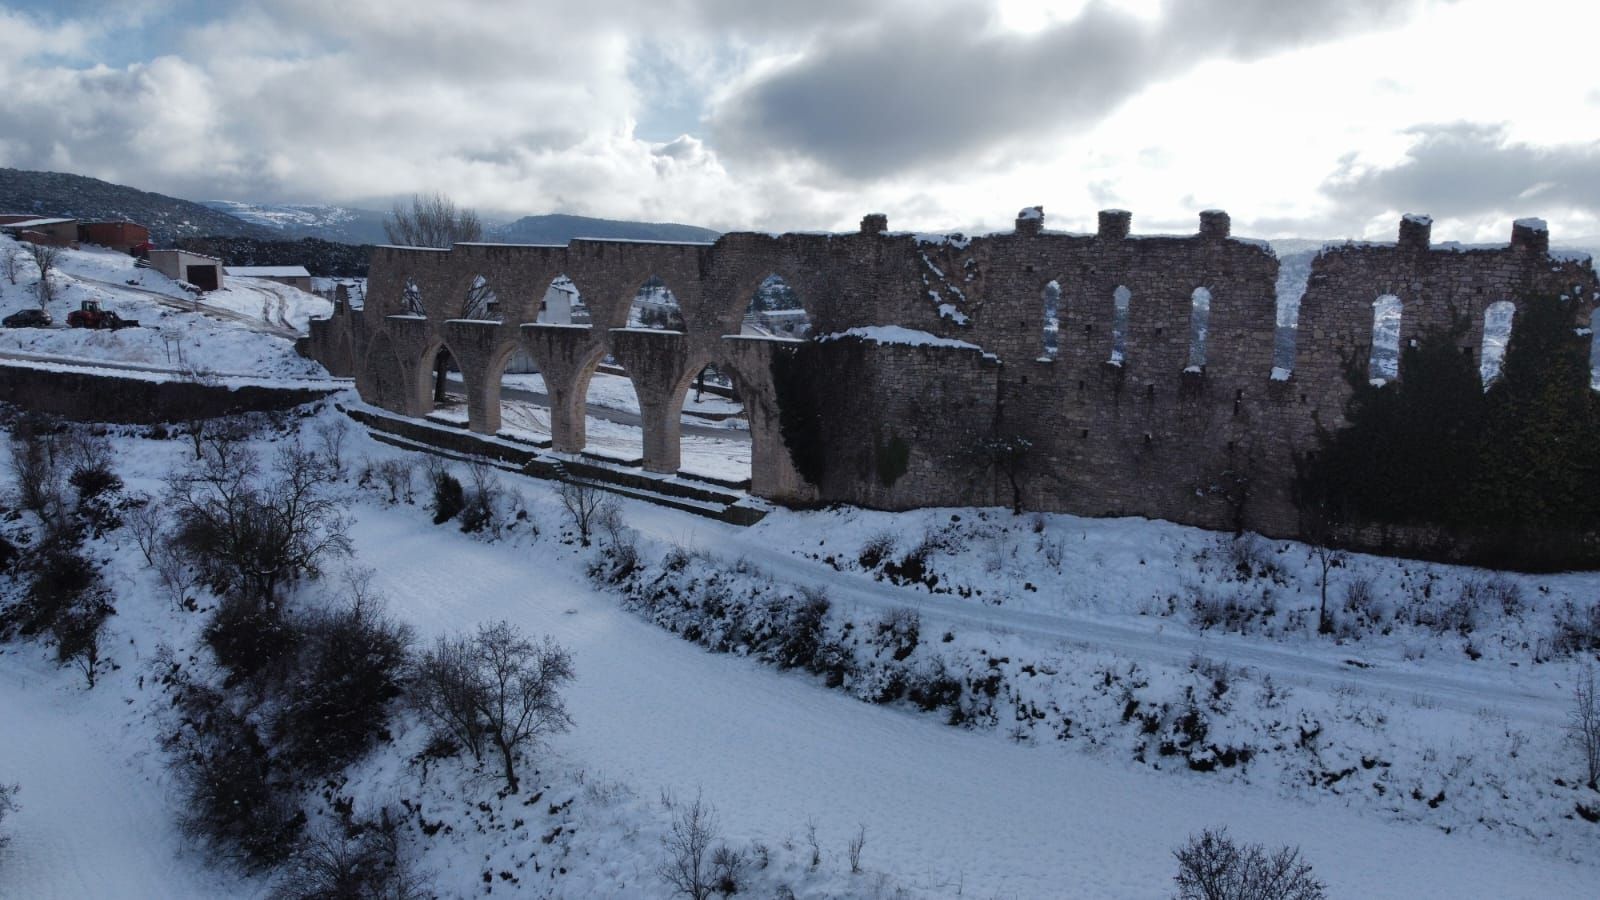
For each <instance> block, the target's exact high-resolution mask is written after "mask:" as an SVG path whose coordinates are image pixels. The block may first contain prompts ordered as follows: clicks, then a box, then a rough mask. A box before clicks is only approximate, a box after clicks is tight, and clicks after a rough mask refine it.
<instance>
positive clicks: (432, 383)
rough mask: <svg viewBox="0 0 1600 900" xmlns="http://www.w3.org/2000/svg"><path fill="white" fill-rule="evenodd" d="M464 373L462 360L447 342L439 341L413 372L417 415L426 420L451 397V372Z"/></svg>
mask: <svg viewBox="0 0 1600 900" xmlns="http://www.w3.org/2000/svg"><path fill="white" fill-rule="evenodd" d="M452 371H454V372H460V371H461V363H460V357H458V356H456V354H455V352H454V351H452V350H451V349H450V345H449V344H447V343H445V342H444V341H443V340H435V341H433V342H432V343H430V344H429V345H428V348H427V349H426V350H424V351H423V352H422V354H421V355H420V356H419V357H418V358H417V362H416V365H415V367H414V368H413V371H412V381H411V406H412V408H413V409H415V410H416V412H415V413H413V415H418V416H426V415H427V414H428V413H431V412H433V411H434V409H435V408H436V407H437V406H438V405H439V404H440V403H442V402H444V400H445V399H446V398H447V397H448V396H449V375H450V372H452Z"/></svg>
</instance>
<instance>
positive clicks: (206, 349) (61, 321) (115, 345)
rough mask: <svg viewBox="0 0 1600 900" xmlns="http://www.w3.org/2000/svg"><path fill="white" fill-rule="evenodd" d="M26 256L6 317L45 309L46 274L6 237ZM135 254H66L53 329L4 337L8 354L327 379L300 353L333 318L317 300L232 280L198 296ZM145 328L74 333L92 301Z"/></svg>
mask: <svg viewBox="0 0 1600 900" xmlns="http://www.w3.org/2000/svg"><path fill="white" fill-rule="evenodd" d="M13 249H15V250H17V251H18V253H19V259H20V264H19V275H18V279H17V282H16V283H15V284H13V283H11V281H10V280H9V279H7V278H4V277H0V315H10V314H11V313H13V312H17V311H19V310H23V309H36V308H38V305H39V304H38V299H37V296H38V295H37V282H38V280H39V279H38V270H37V268H36V267H35V266H34V264H33V262H32V261H31V260H30V259H29V258H28V256H27V253H26V250H25V245H21V244H18V243H16V242H14V241H12V240H11V239H10V238H7V237H4V236H0V253H6V252H8V251H11V250H13ZM135 262H136V261H135V260H134V259H133V258H132V257H129V256H128V255H126V254H123V253H118V252H115V251H112V250H106V249H103V248H94V247H87V248H84V249H82V250H69V249H63V250H62V251H61V255H60V257H59V259H58V261H57V263H56V271H55V273H54V274H53V275H52V276H51V277H52V281H53V283H54V285H55V290H56V296H55V299H54V300H53V301H52V302H51V303H50V306H49V313H50V316H51V318H52V319H53V320H54V323H53V325H52V326H51V327H48V328H4V329H0V354H4V353H8V352H9V353H14V354H27V355H29V356H30V357H35V358H37V357H55V358H63V359H74V360H91V361H96V362H103V363H116V364H128V365H134V366H141V367H150V368H156V369H163V370H171V371H177V372H190V373H197V374H201V375H210V374H218V375H243V376H250V377H256V378H293V379H307V378H311V379H325V378H326V377H327V372H326V371H325V370H324V369H323V368H322V366H321V365H319V364H317V363H315V362H313V361H311V360H308V359H305V358H303V357H301V356H299V355H298V354H296V353H295V351H294V341H293V336H294V335H295V334H298V333H303V332H304V331H305V330H306V329H307V327H308V325H307V323H308V322H309V320H310V319H311V318H313V317H317V316H326V315H328V314H329V313H330V312H332V308H333V307H332V304H331V303H330V302H328V301H327V300H324V299H323V298H321V297H318V296H316V295H314V294H308V293H305V292H304V291H300V290H297V289H295V288H291V287H288V286H286V285H281V284H277V283H275V282H270V281H265V280H263V279H259V278H229V279H227V283H226V288H225V289H224V290H220V291H209V292H207V293H205V294H204V295H201V296H196V295H195V294H193V293H190V292H188V291H186V290H184V289H183V288H182V287H181V286H179V285H178V284H177V283H175V282H173V281H172V280H171V279H169V278H167V277H166V276H164V275H162V274H161V273H160V272H157V271H156V270H154V269H150V268H142V267H138V266H136V265H135ZM89 300H94V301H98V302H99V303H100V304H101V306H102V308H104V309H107V310H111V311H113V312H116V313H117V314H118V315H119V316H122V317H123V318H126V319H133V320H136V321H138V322H139V323H140V326H141V327H139V328H123V329H118V330H115V331H110V330H98V331H97V330H91V329H80V328H68V327H67V315H68V314H69V313H70V312H71V311H72V310H75V309H77V308H78V307H79V306H80V304H82V303H83V302H85V301H89Z"/></svg>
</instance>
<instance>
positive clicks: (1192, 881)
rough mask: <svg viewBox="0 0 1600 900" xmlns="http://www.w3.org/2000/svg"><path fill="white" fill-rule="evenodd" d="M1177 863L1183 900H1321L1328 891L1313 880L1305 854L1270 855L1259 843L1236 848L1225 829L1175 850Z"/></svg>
mask: <svg viewBox="0 0 1600 900" xmlns="http://www.w3.org/2000/svg"><path fill="white" fill-rule="evenodd" d="M1173 856H1175V857H1177V859H1178V874H1177V875H1176V876H1174V879H1173V880H1174V881H1176V882H1177V883H1178V893H1177V897H1178V898H1179V900H1322V898H1324V897H1326V896H1327V894H1326V891H1325V889H1324V887H1323V885H1322V883H1321V882H1320V881H1317V880H1316V879H1315V878H1313V877H1312V873H1311V866H1310V864H1309V863H1307V862H1305V861H1304V860H1303V859H1301V858H1300V851H1299V850H1298V849H1296V848H1292V847H1282V848H1280V849H1278V850H1275V851H1273V852H1271V853H1268V852H1267V850H1266V848H1264V847H1262V846H1261V845H1260V844H1244V845H1237V844H1235V843H1234V842H1233V839H1232V838H1230V837H1228V830H1227V829H1226V828H1222V829H1218V830H1216V831H1213V830H1211V829H1209V828H1208V829H1206V830H1205V831H1203V832H1201V833H1200V834H1199V835H1198V836H1193V837H1190V838H1189V843H1188V844H1186V845H1184V846H1183V847H1180V848H1179V849H1177V850H1175V851H1173Z"/></svg>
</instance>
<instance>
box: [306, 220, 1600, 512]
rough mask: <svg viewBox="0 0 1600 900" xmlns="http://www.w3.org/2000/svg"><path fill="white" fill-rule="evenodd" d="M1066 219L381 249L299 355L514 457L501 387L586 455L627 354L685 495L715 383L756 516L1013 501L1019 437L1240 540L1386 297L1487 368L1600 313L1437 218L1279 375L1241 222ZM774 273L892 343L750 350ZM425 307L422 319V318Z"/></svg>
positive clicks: (1119, 492)
mask: <svg viewBox="0 0 1600 900" xmlns="http://www.w3.org/2000/svg"><path fill="white" fill-rule="evenodd" d="M1044 221H1045V220H1044V215H1043V211H1042V210H1040V209H1038V208H1030V209H1028V210H1024V211H1023V213H1022V214H1021V215H1019V217H1018V219H1017V224H1016V229H1015V230H1014V231H1013V232H1009V233H1003V234H994V235H985V236H980V237H972V238H967V237H963V236H961V235H946V236H937V235H935V236H929V235H912V234H897V233H891V232H889V231H888V230H887V223H886V221H885V220H884V219H883V217H882V216H876V215H874V216H868V217H866V218H865V219H863V222H862V228H861V230H860V231H859V232H857V233H852V234H784V235H763V234H749V233H740V234H728V235H725V236H723V237H722V238H721V239H719V240H718V241H717V242H716V243H715V244H662V243H638V242H621V241H601V240H574V241H573V242H572V243H571V244H570V245H568V246H565V247H541V246H510V245H489V244H458V245H456V247H455V248H453V249H452V250H425V249H416V248H397V247H380V248H378V249H377V250H376V251H375V254H374V258H373V262H372V273H371V281H370V282H369V285H368V292H367V306H366V308H365V309H364V310H353V309H350V308H349V307H348V305H346V304H339V305H338V306H337V307H336V310H335V313H334V315H333V317H332V318H331V319H328V320H323V321H317V322H313V323H312V330H311V335H310V337H309V338H307V339H305V340H304V341H303V342H302V352H304V353H306V354H307V355H309V356H311V357H313V358H316V359H319V360H323V361H325V362H326V363H327V364H328V366H329V368H330V370H332V371H333V372H334V373H335V374H350V375H353V376H354V377H355V379H356V384H357V387H358V389H359V390H360V392H361V395H362V397H363V398H365V399H366V400H367V401H369V402H371V403H373V404H375V405H378V406H381V407H383V408H386V409H389V410H392V411H394V412H398V413H403V414H407V415H423V414H426V413H427V412H428V411H429V410H430V409H431V408H432V399H431V393H430V385H431V377H432V376H431V372H432V368H433V365H434V358H435V356H436V354H438V353H439V352H440V351H441V350H448V352H449V353H450V354H451V356H452V357H454V359H455V360H456V362H457V364H458V365H459V367H460V369H461V371H462V374H463V380H464V383H465V387H466V392H467V398H468V409H469V419H470V427H471V428H472V429H473V430H475V431H479V432H482V433H491V434H492V433H494V432H495V431H496V430H498V429H499V427H500V415H499V405H500V401H499V390H500V376H501V373H502V372H503V370H504V368H505V365H506V362H507V361H508V360H509V359H510V358H511V356H512V355H513V353H514V352H516V351H517V350H523V351H526V352H527V353H528V354H529V355H530V356H531V357H532V358H533V359H534V360H535V361H536V362H537V364H538V366H539V369H540V371H541V372H543V373H544V376H545V381H546V385H547V387H548V389H549V391H550V393H551V396H552V405H553V407H554V408H553V410H552V414H551V420H552V431H553V432H554V434H553V438H554V446H555V448H556V449H557V450H559V451H563V452H568V453H576V452H578V451H580V450H582V449H583V447H584V445H585V435H584V427H583V422H584V415H583V410H584V395H585V393H586V391H587V386H588V381H589V378H590V376H591V375H592V374H593V372H594V370H595V367H596V366H597V365H598V364H599V362H600V361H601V359H603V358H604V357H606V356H608V355H610V356H614V357H615V358H616V359H617V360H618V361H619V362H620V363H621V364H622V365H623V366H624V367H625V368H626V370H627V372H628V375H629V377H630V378H631V379H632V381H633V384H634V387H635V390H636V391H637V393H638V396H639V397H640V400H641V415H642V418H643V420H644V445H645V454H644V466H645V468H646V469H648V470H650V471H653V472H658V473H671V472H674V471H676V470H677V467H678V462H679V454H678V416H679V413H680V412H681V409H682V405H683V401H684V398H685V395H686V393H687V391H688V389H689V387H690V384H691V382H692V380H693V378H694V375H695V373H696V372H698V371H699V370H700V369H701V368H703V367H704V366H705V365H707V364H708V363H716V364H718V365H719V366H720V367H722V368H723V369H724V370H725V371H728V372H729V373H730V374H731V375H732V376H733V378H734V380H735V382H736V384H737V385H738V387H739V389H740V392H741V395H742V397H743V399H744V402H745V404H746V411H747V417H748V418H749V420H750V424H751V434H752V441H753V448H752V455H753V472H752V491H753V492H754V493H756V494H757V495H759V496H763V497H767V498H770V499H773V500H777V501H780V502H785V503H795V504H802V503H817V502H848V503H858V504H864V505H871V506H877V507H884V508H910V507H917V506H928V505H942V504H970V503H1004V502H1007V501H1008V500H1009V497H1010V490H1011V489H1010V484H1009V480H1008V479H1007V478H1005V477H1004V475H1005V473H1004V472H1002V471H1000V470H999V469H998V468H997V467H995V466H992V465H986V463H985V462H984V459H983V458H982V456H983V454H982V452H981V449H982V445H983V443H984V441H985V440H986V439H988V438H992V437H994V436H1008V437H1012V438H1020V439H1025V440H1026V441H1028V442H1029V444H1030V448H1031V449H1030V451H1029V453H1028V454H1027V458H1026V463H1025V465H1023V466H1021V467H1020V471H1018V472H1017V473H1016V474H1017V475H1018V478H1019V481H1020V484H1021V488H1022V492H1023V499H1024V504H1025V505H1026V506H1028V507H1029V508H1034V509H1046V510H1058V511H1066V512H1074V513H1081V514H1087V515H1142V516H1150V517H1157V518H1164V519H1170V520H1173V521H1178V522H1186V523H1192V524H1198V525H1203V526H1207V527H1229V526H1232V525H1233V524H1236V523H1237V522H1238V521H1239V520H1240V518H1241V517H1242V518H1243V520H1244V521H1245V523H1246V524H1248V525H1249V526H1250V527H1252V528H1255V529H1258V530H1261V531H1263V532H1266V533H1268V534H1275V535H1289V534H1292V533H1294V531H1295V528H1296V516H1295V513H1294V508H1293V506H1292V504H1291V503H1290V497H1289V484H1290V477H1291V475H1292V473H1293V471H1294V460H1295V457H1296V454H1299V453H1303V452H1304V451H1306V450H1307V449H1309V448H1310V447H1312V446H1313V444H1314V441H1315V435H1316V431H1317V429H1318V428H1319V427H1326V428H1336V427H1338V426H1339V425H1340V424H1341V422H1342V415H1343V410H1344V404H1345V400H1346V399H1347V398H1348V396H1349V390H1350V389H1349V383H1348V381H1347V377H1346V374H1347V372H1348V371H1349V369H1350V367H1352V366H1354V367H1359V368H1364V366H1365V365H1366V360H1367V355H1368V353H1369V351H1370V348H1371V343H1372V333H1373V313H1374V310H1373V302H1374V301H1375V300H1376V299H1377V298H1378V297H1380V296H1383V295H1386V294H1387V295H1393V296H1396V297H1398V298H1399V299H1400V300H1401V301H1402V302H1403V303H1404V315H1403V319H1402V326H1401V339H1402V340H1409V339H1411V338H1412V337H1414V336H1415V335H1416V334H1418V333H1419V332H1420V330H1421V329H1423V328H1426V327H1428V326H1430V325H1436V324H1442V323H1444V322H1447V321H1448V320H1449V319H1450V317H1451V316H1452V315H1461V316H1466V317H1467V318H1468V320H1469V321H1470V322H1471V323H1472V327H1471V329H1470V330H1469V332H1468V333H1467V334H1466V335H1465V336H1464V337H1463V339H1462V340H1463V352H1469V353H1472V354H1474V355H1475V356H1476V355H1477V354H1478V353H1480V352H1481V346H1482V331H1483V313H1484V310H1485V308H1486V307H1487V306H1488V305H1490V304H1491V303H1494V302H1496V301H1499V300H1510V301H1512V302H1516V301H1517V300H1518V298H1519V297H1520V296H1524V295H1526V294H1527V293H1530V292H1547V293H1557V294H1563V295H1567V296H1569V297H1571V298H1573V307H1574V309H1573V315H1574V321H1575V324H1580V323H1581V324H1584V325H1587V323H1588V317H1589V314H1590V313H1591V312H1592V311H1593V309H1594V308H1595V306H1596V304H1597V303H1600V283H1597V281H1596V277H1595V273H1594V270H1593V268H1592V265H1591V264H1590V263H1589V262H1588V261H1587V260H1578V259H1570V258H1565V257H1561V256H1552V255H1550V254H1549V252H1548V234H1547V233H1546V232H1545V231H1544V230H1543V226H1542V223H1538V222H1537V221H1528V220H1523V221H1519V222H1518V223H1517V224H1516V225H1515V226H1514V228H1513V233H1512V240H1511V242H1510V243H1509V244H1507V245H1504V246H1499V247H1491V248H1477V249H1461V248H1457V247H1437V248H1436V247H1432V246H1431V244H1430V240H1429V222H1428V221H1427V219H1426V218H1425V217H1414V216H1413V217H1407V218H1406V219H1405V220H1403V221H1402V222H1401V229H1400V236H1399V240H1398V241H1397V242H1396V243H1393V244H1349V245H1344V246H1336V247H1332V248H1330V249H1328V250H1325V251H1324V252H1323V253H1322V254H1321V255H1319V256H1318V257H1317V259H1316V260H1315V262H1314V263H1313V265H1312V269H1311V275H1310V281H1309V284H1308V287H1307V290H1306V293H1305V296H1304V298H1303V300H1302V304H1301V313H1300V328H1299V332H1298V347H1297V358H1296V363H1295V366H1294V368H1293V370H1292V371H1290V372H1277V373H1274V370H1273V368H1272V367H1273V342H1274V336H1275V331H1276V316H1277V297H1276V281H1277V275H1278V261H1277V259H1276V257H1275V256H1274V255H1273V254H1272V252H1271V250H1270V249H1269V248H1267V247H1266V246H1265V245H1264V244H1261V243H1260V242H1252V241H1245V240H1239V239H1236V238H1233V237H1232V236H1231V235H1230V225H1229V220H1228V216H1227V214H1226V213H1223V212H1220V211H1215V210H1211V211H1207V212H1204V213H1202V214H1201V216H1200V224H1199V228H1198V229H1197V232H1196V233H1195V234H1193V235H1189V236H1142V235H1136V234H1133V233H1132V231H1131V216H1130V215H1129V214H1128V213H1126V212H1123V211H1119V210H1107V211H1104V212H1102V213H1101V214H1100V217H1099V227H1098V229H1097V231H1096V233H1095V234H1092V235H1078V234H1065V233H1058V232H1052V231H1047V230H1045V229H1044ZM773 274H776V275H779V276H781V277H782V278H783V279H784V280H785V281H786V282H787V283H788V284H789V286H790V287H792V288H793V289H794V290H795V291H796V293H797V294H798V295H799V297H800V298H801V300H802V301H803V302H804V304H805V306H806V309H807V312H808V313H809V314H810V316H811V320H812V331H811V333H812V335H813V336H814V337H825V336H829V335H840V334H843V333H845V332H848V331H849V330H851V329H867V330H866V331H863V332H861V333H859V334H858V335H856V336H849V337H844V338H836V339H831V340H812V341H808V342H804V343H796V342H791V341H783V340H776V339H771V340H769V339H752V338H742V337H731V336H732V335H737V334H738V332H739V325H740V319H741V317H742V315H743V313H744V311H745V308H746V306H747V305H748V303H749V301H750V298H751V296H752V295H753V294H754V293H755V290H756V287H757V286H758V285H759V284H760V283H761V282H762V281H763V280H764V279H765V278H767V277H768V276H770V275H773ZM559 275H566V276H568V277H569V278H571V279H572V280H573V282H574V283H575V284H576V285H577V287H578V290H579V291H580V293H581V294H582V296H583V297H584V300H585V302H586V303H587V304H588V305H589V307H590V309H591V311H592V313H593V324H592V325H588V326H570V325H550V324H540V323H537V321H536V316H537V309H538V303H539V299H540V298H541V297H542V296H543V294H544V292H545V289H546V288H547V287H548V286H549V284H550V282H551V280H552V279H554V278H556V277H557V276H559ZM651 276H656V277H659V278H661V279H663V280H664V281H665V282H666V284H667V286H668V287H669V288H670V289H671V290H672V291H673V293H674V294H675V295H676V296H677V298H678V301H679V303H680V306H681V308H682V313H683V318H684V322H685V330H684V331H682V332H666V331H647V330H642V329H629V328H626V327H625V326H626V323H627V318H628V308H629V305H630V303H631V301H632V299H633V297H634V295H635V293H636V292H637V291H638V288H639V287H640V285H642V284H643V283H644V282H645V281H646V280H647V279H649V278H650V277H651ZM478 278H482V279H484V280H485V281H486V282H487V283H488V284H489V286H490V287H491V289H492V290H493V291H494V292H495V294H496V296H497V297H498V298H499V300H500V308H501V311H502V313H503V315H502V318H501V319H499V320H496V321H474V320H464V319H461V318H460V316H461V314H462V310H463V304H464V301H465V298H466V296H467V292H468V290H469V289H470V287H471V286H472V284H473V283H474V282H475V281H476V280H477V279H478ZM1051 282H1055V283H1056V285H1058V286H1059V290H1060V301H1059V307H1058V310H1057V319H1058V330H1057V341H1056V347H1055V349H1054V351H1053V352H1050V351H1048V350H1047V348H1046V345H1045V342H1044V325H1045V303H1044V292H1045V290H1046V286H1047V285H1049V284H1050V283H1051ZM408 285H413V286H414V288H415V290H414V291H413V292H412V293H413V295H414V296H416V297H418V298H419V299H420V302H419V303H414V304H408V302H407V300H406V297H407V292H408V287H407V286H408ZM1199 289H1204V294H1203V295H1204V296H1208V297H1209V304H1208V312H1207V313H1206V322H1205V324H1206V338H1205V342H1204V354H1203V358H1201V357H1200V356H1197V355H1196V354H1195V353H1194V351H1193V347H1192V344H1193V343H1194V335H1193V325H1194V324H1195V316H1196V304H1195V297H1196V295H1197V291H1198V290H1199ZM1119 293H1121V294H1123V295H1124V296H1125V297H1126V298H1127V313H1126V319H1125V321H1122V322H1120V323H1119V318H1118V315H1117V302H1116V299H1115V298H1116V297H1117V296H1118V294H1119ZM869 326H903V327H904V328H906V329H911V330H913V331H915V332H921V333H925V334H926V336H927V340H911V341H909V342H907V341H904V340H900V339H895V338H885V337H884V336H883V335H882V334H880V333H878V332H876V331H874V330H872V329H870V328H868V327H869ZM1118 332H1120V336H1119V334H1118ZM1513 334H1514V332H1513ZM902 337H903V336H902ZM1513 339H1514V338H1513ZM1401 377H1402V378H1403V377H1404V373H1402V374H1401ZM819 459H820V460H822V462H820V463H819V461H818V460H819Z"/></svg>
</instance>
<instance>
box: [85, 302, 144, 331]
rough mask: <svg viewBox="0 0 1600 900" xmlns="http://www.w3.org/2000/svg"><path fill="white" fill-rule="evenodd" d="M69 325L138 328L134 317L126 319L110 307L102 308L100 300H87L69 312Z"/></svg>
mask: <svg viewBox="0 0 1600 900" xmlns="http://www.w3.org/2000/svg"><path fill="white" fill-rule="evenodd" d="M67 325H69V326H70V327H72V328H110V329H113V330H115V329H117V328H138V327H139V323H138V322H137V321H135V320H133V319H124V318H123V317H121V316H119V315H117V314H116V313H114V312H112V311H111V310H109V309H101V308H100V301H99V300H85V301H83V303H82V305H80V306H79V307H78V308H77V309H75V310H73V311H72V312H69V313H67Z"/></svg>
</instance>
